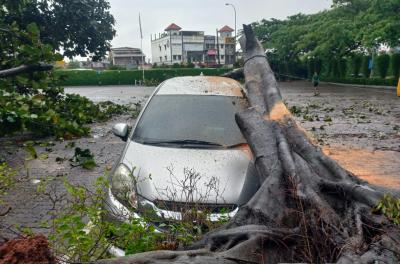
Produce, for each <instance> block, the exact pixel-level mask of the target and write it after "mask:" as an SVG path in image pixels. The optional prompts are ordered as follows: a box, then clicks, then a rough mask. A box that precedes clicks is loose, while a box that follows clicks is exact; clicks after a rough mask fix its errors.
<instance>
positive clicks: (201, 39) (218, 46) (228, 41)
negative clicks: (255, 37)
mask: <svg viewBox="0 0 400 264" xmlns="http://www.w3.org/2000/svg"><path fill="white" fill-rule="evenodd" d="M181 29H182V28H181V27H179V26H178V25H176V24H174V23H172V24H171V25H169V26H168V27H167V28H166V29H165V30H164V31H165V32H164V33H162V34H161V33H160V34H159V35H158V37H157V36H156V35H155V36H154V38H153V36H152V37H151V53H152V61H153V63H157V64H159V65H160V64H167V65H172V64H174V63H182V62H183V63H188V62H193V63H201V64H204V65H206V66H214V65H216V64H221V65H231V64H233V63H234V62H235V39H234V38H233V37H232V32H233V29H231V28H230V27H228V26H224V27H223V28H221V29H220V30H219V31H218V32H219V37H218V38H217V37H216V36H209V35H204V31H182V30H181Z"/></svg>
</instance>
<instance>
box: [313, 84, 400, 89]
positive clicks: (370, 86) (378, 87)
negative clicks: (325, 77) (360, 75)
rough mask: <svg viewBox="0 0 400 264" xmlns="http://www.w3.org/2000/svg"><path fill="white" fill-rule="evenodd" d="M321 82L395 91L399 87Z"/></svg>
mask: <svg viewBox="0 0 400 264" xmlns="http://www.w3.org/2000/svg"><path fill="white" fill-rule="evenodd" d="M320 83H323V84H331V85H337V86H350V87H357V88H370V89H386V90H393V91H395V90H396V89H397V87H396V86H380V85H362V84H347V83H334V82H320Z"/></svg>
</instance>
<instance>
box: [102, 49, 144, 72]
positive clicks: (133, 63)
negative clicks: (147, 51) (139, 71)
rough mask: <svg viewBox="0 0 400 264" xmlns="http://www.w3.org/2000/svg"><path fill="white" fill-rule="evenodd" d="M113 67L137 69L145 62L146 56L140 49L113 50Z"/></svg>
mask: <svg viewBox="0 0 400 264" xmlns="http://www.w3.org/2000/svg"><path fill="white" fill-rule="evenodd" d="M109 56H110V61H111V62H112V65H116V66H122V67H126V68H128V69H132V68H137V67H138V66H139V65H142V63H143V61H144V62H145V61H146V60H145V55H144V54H143V53H142V51H141V50H140V49H137V48H130V47H121V48H112V49H111V52H110V55H109Z"/></svg>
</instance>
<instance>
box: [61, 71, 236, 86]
mask: <svg viewBox="0 0 400 264" xmlns="http://www.w3.org/2000/svg"><path fill="white" fill-rule="evenodd" d="M228 71H230V69H207V68H204V69H151V70H145V79H146V80H147V82H146V83H147V84H150V85H156V84H158V83H161V82H162V81H164V80H166V79H169V78H172V77H177V76H197V75H200V74H201V73H203V74H204V75H206V76H218V75H221V74H223V73H226V72H228ZM55 75H56V76H59V77H61V81H60V85H61V86H91V85H131V84H135V80H136V82H138V81H141V80H142V71H141V70H126V71H124V70H121V71H119V70H108V71H99V72H98V71H93V70H57V71H55Z"/></svg>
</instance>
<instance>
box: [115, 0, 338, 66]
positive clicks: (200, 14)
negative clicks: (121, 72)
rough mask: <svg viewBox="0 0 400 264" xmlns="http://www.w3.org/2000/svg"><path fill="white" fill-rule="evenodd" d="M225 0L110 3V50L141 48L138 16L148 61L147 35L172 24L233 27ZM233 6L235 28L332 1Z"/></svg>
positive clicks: (251, 0) (238, 2)
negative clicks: (113, 22) (113, 31)
mask: <svg viewBox="0 0 400 264" xmlns="http://www.w3.org/2000/svg"><path fill="white" fill-rule="evenodd" d="M226 2H227V0H110V3H111V13H112V14H113V15H114V17H115V20H116V25H115V27H116V30H117V35H116V37H115V38H114V40H113V41H112V45H113V47H121V46H128V47H137V48H140V31H139V23H138V20H139V18H138V16H139V12H140V13H141V19H142V28H143V50H144V53H145V55H146V58H151V42H150V35H151V34H153V36H154V34H157V35H158V33H161V32H163V31H164V29H165V28H166V27H167V26H168V25H169V24H171V23H176V24H177V25H179V26H180V27H181V28H182V29H183V30H199V31H205V33H206V34H210V35H211V34H215V29H216V28H221V27H222V26H224V25H229V26H230V27H232V28H234V26H235V23H234V11H233V8H232V7H231V6H225V3H226ZM229 3H232V4H234V5H235V6H236V11H237V28H238V30H239V29H240V28H241V25H242V24H244V23H245V24H249V23H251V22H255V21H259V20H261V19H263V18H265V19H269V18H279V19H282V18H285V17H287V16H290V15H294V14H297V13H306V14H310V13H315V12H318V11H321V10H324V9H328V8H329V7H330V6H331V3H332V1H331V0H229Z"/></svg>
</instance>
